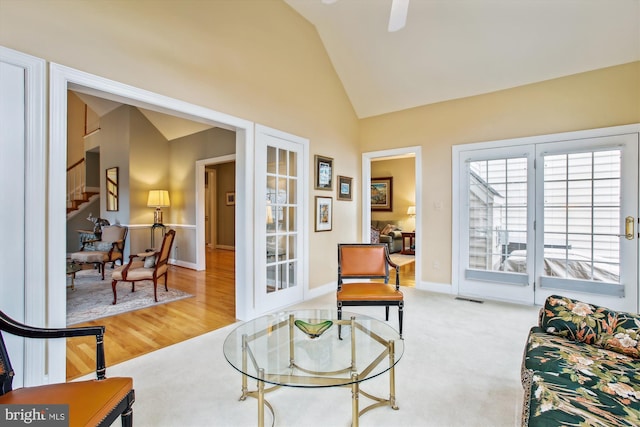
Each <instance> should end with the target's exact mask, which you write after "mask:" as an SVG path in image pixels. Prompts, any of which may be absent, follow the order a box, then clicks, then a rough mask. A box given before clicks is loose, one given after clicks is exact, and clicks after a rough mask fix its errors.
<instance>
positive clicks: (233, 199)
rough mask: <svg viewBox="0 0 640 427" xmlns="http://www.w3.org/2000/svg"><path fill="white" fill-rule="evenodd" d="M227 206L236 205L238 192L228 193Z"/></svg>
mask: <svg viewBox="0 0 640 427" xmlns="http://www.w3.org/2000/svg"><path fill="white" fill-rule="evenodd" d="M226 199H227V206H233V205H235V204H236V192H235V191H227V194H226Z"/></svg>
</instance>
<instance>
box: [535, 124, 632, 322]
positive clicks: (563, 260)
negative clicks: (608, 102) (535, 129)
mask: <svg viewBox="0 0 640 427" xmlns="http://www.w3.org/2000/svg"><path fill="white" fill-rule="evenodd" d="M537 158H538V163H539V164H542V166H543V167H542V168H541V169H542V170H540V171H538V176H537V182H538V185H537V188H538V199H539V200H540V201H541V203H539V204H538V209H537V214H536V217H537V218H538V221H537V222H538V227H537V230H536V241H538V242H543V244H539V245H538V246H537V247H536V277H537V279H536V282H537V283H538V286H537V287H538V291H537V292H536V298H535V300H536V303H538V304H542V303H543V302H544V300H545V298H546V297H547V296H548V295H551V294H562V295H565V296H569V297H572V298H576V299H581V300H588V301H589V302H592V303H594V304H599V305H603V306H606V307H609V308H612V309H617V310H624V311H633V312H637V311H638V240H637V232H638V230H637V229H636V227H637V221H638V216H639V215H638V166H639V163H638V134H637V133H634V134H626V135H615V136H609V137H602V138H590V139H582V140H577V141H569V142H567V141H564V142H557V143H548V144H540V145H538V147H537Z"/></svg>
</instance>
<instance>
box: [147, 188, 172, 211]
mask: <svg viewBox="0 0 640 427" xmlns="http://www.w3.org/2000/svg"><path fill="white" fill-rule="evenodd" d="M147 206H148V207H150V208H168V207H169V206H171V202H170V201H169V192H168V191H167V190H151V191H149V198H148V199H147Z"/></svg>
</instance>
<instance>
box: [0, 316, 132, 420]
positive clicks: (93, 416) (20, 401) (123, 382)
mask: <svg viewBox="0 0 640 427" xmlns="http://www.w3.org/2000/svg"><path fill="white" fill-rule="evenodd" d="M0 330H1V331H5V332H8V333H10V334H12V335H18V336H21V337H27V338H40V339H44V338H69V337H80V336H91V335H94V336H95V337H96V376H97V379H95V380H88V381H73V382H67V383H60V384H47V385H41V386H34V387H22V388H18V389H15V390H14V389H13V377H14V371H13V368H12V366H11V361H10V360H9V355H8V352H7V348H6V346H5V343H4V339H3V337H2V333H1V332H0V387H1V389H0V405H23V406H24V405H31V406H33V405H55V404H66V405H69V406H68V408H69V413H68V416H69V419H68V424H67V425H69V426H72V427H75V426H110V425H112V424H113V422H114V421H115V420H116V419H117V418H118V417H121V422H122V425H123V426H124V427H130V426H132V425H133V409H132V405H133V402H134V401H135V392H134V390H133V379H132V378H129V377H113V378H106V376H105V372H106V366H105V359H104V344H103V337H104V331H105V328H104V326H83V327H75V328H59V329H51V328H35V327H31V326H27V325H24V324H22V323H18V322H16V321H15V320H13V319H12V318H10V317H9V316H7V315H6V314H5V313H3V312H1V311H0ZM35 424H37V423H35ZM35 424H34V425H35Z"/></svg>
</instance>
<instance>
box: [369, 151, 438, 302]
mask: <svg viewBox="0 0 640 427" xmlns="http://www.w3.org/2000/svg"><path fill="white" fill-rule="evenodd" d="M407 154H414V155H415V158H414V161H415V184H416V190H415V192H416V195H415V197H416V200H415V203H416V218H415V221H416V222H415V224H416V237H415V239H416V240H415V241H416V242H422V234H423V230H422V215H423V209H422V147H421V146H413V147H403V148H393V149H390V150H382V151H371V152H368V153H363V154H362V190H361V191H362V232H361V233H362V234H361V236H362V237H361V241H362V242H369V236H370V235H371V162H372V161H373V160H375V159H380V158H384V157H395V156H404V155H407ZM422 246H423V245H420V244H416V254H415V258H416V263H415V264H416V265H415V281H416V288H418V289H425V290H428V287H429V286H428V285H427V284H423V283H422V280H421V278H422V262H421V260H422Z"/></svg>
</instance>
